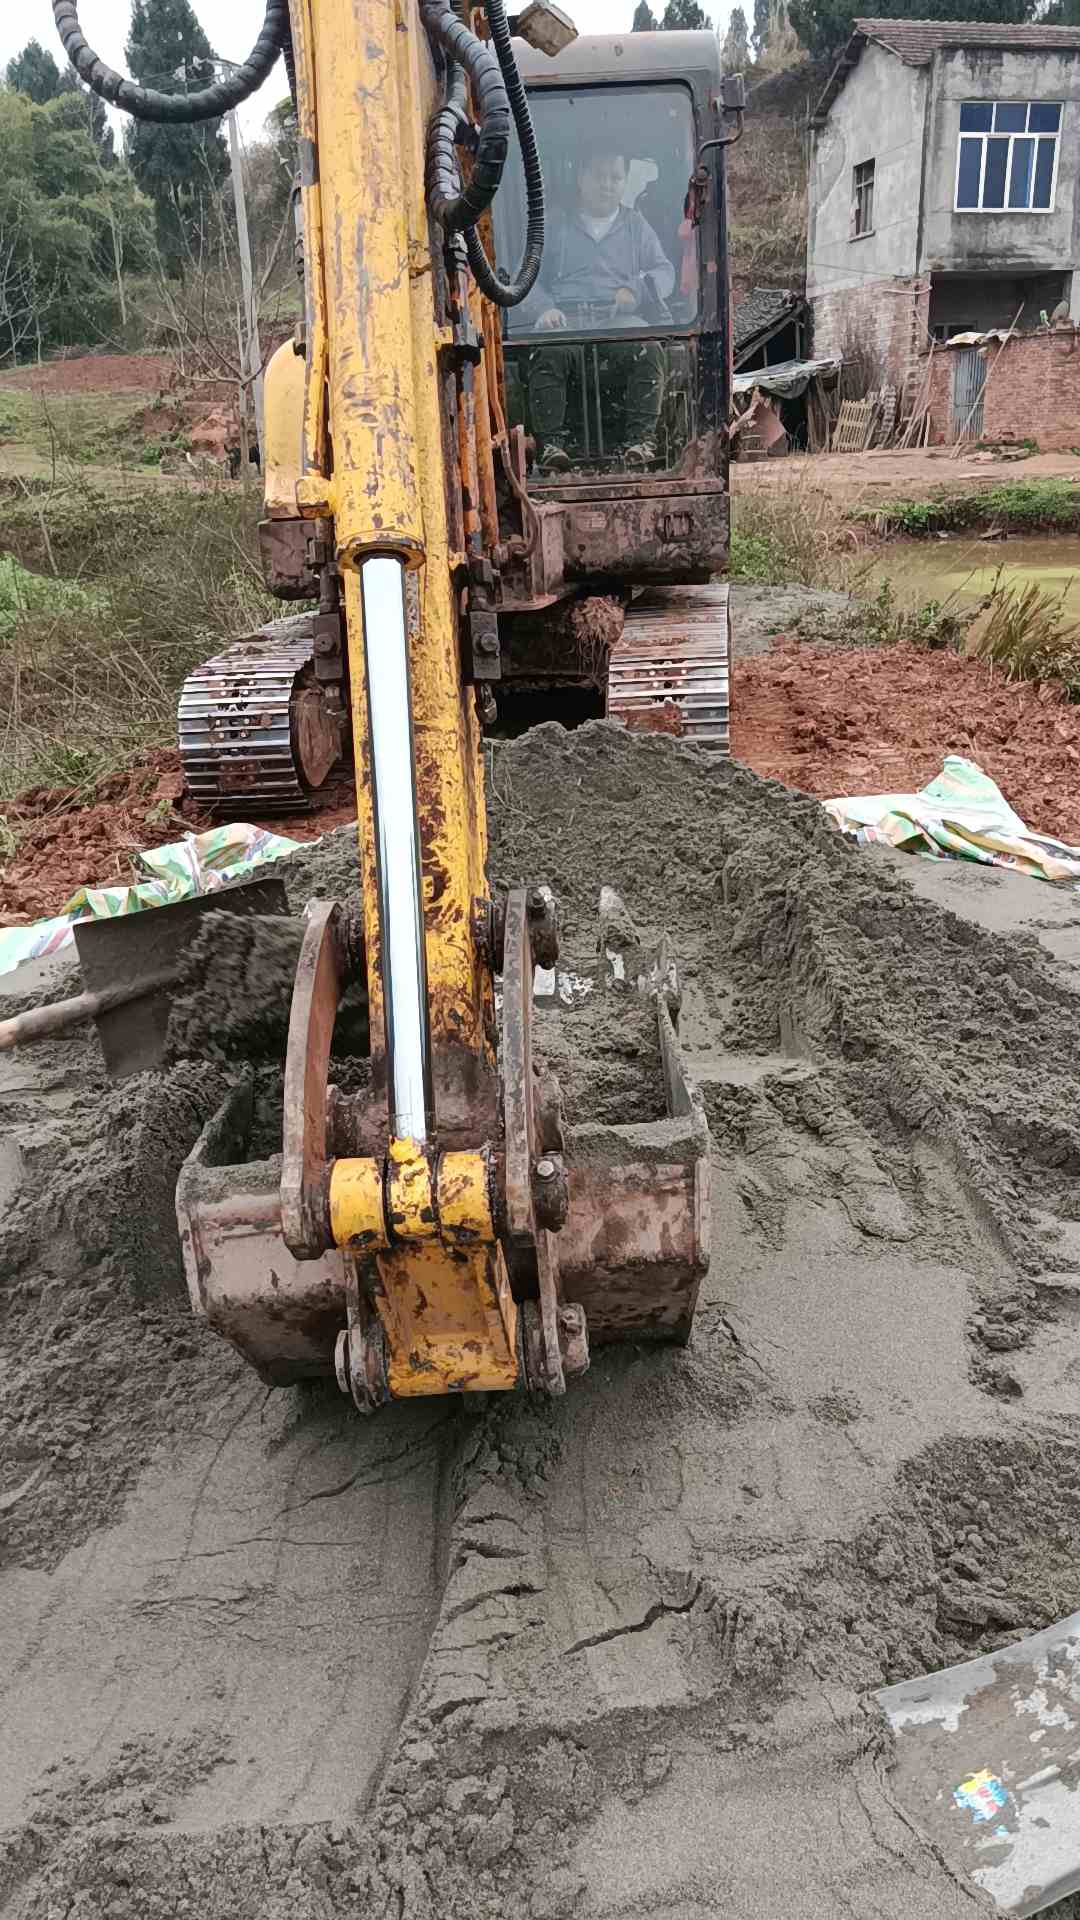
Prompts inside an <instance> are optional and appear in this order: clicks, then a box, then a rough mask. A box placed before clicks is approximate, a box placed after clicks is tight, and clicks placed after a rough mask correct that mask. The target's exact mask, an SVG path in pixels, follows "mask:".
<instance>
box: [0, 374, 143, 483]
mask: <svg viewBox="0 0 1080 1920" xmlns="http://www.w3.org/2000/svg"><path fill="white" fill-rule="evenodd" d="M152 410H153V401H152V399H151V398H150V396H149V395H148V394H146V393H138V392H129V393H124V392H115V391H109V390H105V391H103V392H100V393H95V392H90V393H49V394H44V393H35V392H34V391H33V390H31V389H27V390H26V391H25V392H22V391H19V390H18V389H16V388H4V389H0V443H6V444H8V445H12V444H14V445H16V446H22V447H29V448H30V449H31V451H32V452H33V453H36V454H38V455H39V456H40V457H41V458H42V459H44V460H49V461H55V462H56V463H57V464H58V465H59V464H61V463H64V464H66V463H69V462H74V464H75V465H77V466H92V465H98V466H137V465H139V464H141V462H142V453H143V449H144V447H145V446H146V444H147V434H146V432H145V430H144V427H143V425H142V421H143V418H144V416H145V415H146V414H147V412H148V411H152ZM150 437H151V438H153V436H152V435H151V436H150ZM159 437H160V436H159Z"/></svg>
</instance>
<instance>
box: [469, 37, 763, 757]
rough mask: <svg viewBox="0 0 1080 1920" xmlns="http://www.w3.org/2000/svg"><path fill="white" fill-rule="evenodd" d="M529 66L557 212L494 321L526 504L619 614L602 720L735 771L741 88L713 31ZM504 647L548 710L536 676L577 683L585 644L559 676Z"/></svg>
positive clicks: (517, 679)
mask: <svg viewBox="0 0 1080 1920" xmlns="http://www.w3.org/2000/svg"><path fill="white" fill-rule="evenodd" d="M517 51H518V58H519V65H520V68H521V73H522V78H523V80H524V83H525V87H526V90H527V93H528V98H529V103H530V108H531V113H532V122H533V128H534V131H535V137H536V143H537V147H538V150H539V154H540V161H541V165H542V167H543V174H544V181H545V190H546V195H547V206H548V213H547V231H546V235H545V243H544V256H543V261H542V263H541V268H540V273H539V276H538V278H537V281H536V284H535V285H534V286H533V288H532V290H531V292H530V294H529V296H528V298H527V299H526V300H524V301H523V302H522V303H521V304H520V305H519V306H516V307H514V308H512V309H510V310H509V311H508V312H507V313H506V315H505V317H504V334H503V353H504V358H505V365H506V385H507V405H508V410H509V414H510V418H511V421H512V422H513V423H514V424H515V425H517V426H518V427H519V428H520V429H521V431H522V434H523V439H524V445H525V450H526V459H527V471H528V485H529V490H530V493H531V494H532V495H533V497H534V498H535V500H536V502H537V504H538V505H539V506H541V507H542V508H544V509H545V510H546V511H547V512H548V513H549V514H555V513H556V512H557V513H558V514H559V516H560V519H561V525H562V542H561V563H562V568H563V574H564V579H563V591H564V593H567V594H571V595H572V594H574V593H575V592H576V593H577V594H578V595H579V596H581V595H586V594H587V595H590V596H595V595H601V596H604V597H606V598H607V600H608V602H609V604H610V605H611V606H614V607H617V609H618V615H619V622H620V630H619V632H618V636H617V638H616V639H615V640H614V642H613V644H611V646H610V647H609V648H608V650H607V652H606V655H605V657H604V662H603V665H604V672H603V674H602V676H600V679H601V689H600V690H601V691H602V696H603V698H602V704H601V707H600V709H599V710H601V711H605V712H607V713H609V714H611V715H613V716H614V717H616V718H621V719H625V720H626V721H627V722H628V723H629V724H631V725H645V726H648V725H653V724H659V725H661V726H663V727H664V728H666V729H668V730H670V731H672V732H676V733H680V734H683V735H685V736H686V737H688V738H691V739H694V740H696V741H698V742H699V743H701V744H702V745H705V746H707V747H709V748H711V749H713V750H715V751H720V752H725V751H726V750H727V745H728V719H729V672H728V655H729V619H728V590H727V583H726V579H725V577H724V576H725V575H726V573H727V563H728V548H729V539H730V517H729V495H728V456H727V439H726V421H727V418H728V412H729V401H730V353H729V336H730V312H729V286H728V274H727V265H726V263H727V246H726V209H725V195H724V167H723V149H724V147H725V146H726V145H728V144H730V142H731V140H732V139H733V138H736V137H737V132H738V126H737V125H736V126H733V120H734V121H736V122H738V124H739V125H741V119H740V114H741V82H740V83H739V84H738V86H737V87H735V88H734V89H733V88H732V83H731V82H730V81H729V82H727V83H725V82H724V80H723V78H722V75H721V70H720V55H719V46H718V42H717V39H716V35H715V34H713V33H695V32H685V33H684V32H676V33H629V34H621V35H615V34H612V35H591V36H588V37H586V38H583V39H577V40H574V41H573V42H571V44H570V45H569V46H567V47H565V48H563V49H562V51H561V52H560V53H559V54H558V55H557V56H556V57H555V58H553V59H549V58H545V57H544V56H543V55H541V54H538V53H537V52H535V51H534V50H533V49H532V48H530V47H528V46H525V45H519V46H518V49H517ZM513 162H514V164H513V165H512V166H511V167H510V168H508V170H507V176H506V182H505V186H504V191H503V192H502V193H501V194H500V195H499V197H498V199H497V201H496V203H495V206H494V209H493V222H494V231H495V242H496V250H497V253H498V255H499V257H500V258H507V259H510V258H516V256H517V253H518V252H519V251H520V246H521V235H522V232H523V229H524V220H525V178H524V168H523V165H522V161H521V154H520V150H519V149H517V148H516V147H515V149H514V153H513ZM506 612H507V613H508V614H509V613H512V612H513V609H512V608H511V607H510V606H509V605H508V606H507V608H506ZM571 617H572V616H571ZM508 630H509V641H508V646H507V649H506V661H505V671H504V683H505V688H506V691H507V693H509V694H511V695H512V694H513V693H514V691H515V690H517V689H522V690H526V691H527V690H537V691H538V690H542V689H543V687H544V686H545V680H544V677H543V676H544V673H545V671H546V672H547V675H548V679H547V684H548V685H549V686H550V684H551V681H552V678H553V677H555V676H556V675H557V673H559V672H561V674H562V676H563V680H564V682H565V683H569V684H575V683H576V684H577V686H578V687H580V686H581V685H582V684H583V683H587V681H588V676H589V673H590V669H591V662H592V659H593V658H594V655H592V654H591V653H590V649H589V647H588V646H587V645H586V647H585V648H584V649H583V651H582V654H581V655H580V656H579V657H577V658H575V657H574V655H573V651H572V650H571V651H570V653H569V654H566V653H564V654H563V655H562V656H561V657H559V659H558V660H557V662H556V663H552V662H551V660H550V659H549V658H546V657H545V653H544V648H543V646H542V645H539V646H538V645H537V644H536V642H535V638H534V632H533V629H532V628H530V627H528V626H527V627H526V636H527V637H526V643H525V644H524V645H521V644H515V640H514V627H513V622H512V621H510V622H508Z"/></svg>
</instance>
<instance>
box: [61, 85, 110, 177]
mask: <svg viewBox="0 0 1080 1920" xmlns="http://www.w3.org/2000/svg"><path fill="white" fill-rule="evenodd" d="M60 92H61V93H62V94H67V95H69V96H70V98H71V99H72V100H75V101H77V102H78V123H79V125H80V126H82V127H84V128H85V129H86V131H87V133H88V134H89V135H90V138H91V140H92V141H93V142H94V145H95V146H96V147H97V149H98V152H99V153H100V155H101V159H102V163H103V165H105V166H106V167H111V166H113V165H114V164H115V162H116V142H115V140H114V139H113V130H112V128H111V127H110V125H109V116H108V114H107V113H106V111H105V102H104V100H103V99H102V98H101V95H100V94H98V93H94V92H93V90H92V89H91V88H90V87H84V86H83V83H82V81H81V80H80V79H79V76H78V74H77V73H76V71H75V69H74V67H65V68H64V71H63V73H62V74H61V75H60ZM74 124H75V122H74V121H72V125H74Z"/></svg>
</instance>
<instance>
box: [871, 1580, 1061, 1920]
mask: <svg viewBox="0 0 1080 1920" xmlns="http://www.w3.org/2000/svg"><path fill="white" fill-rule="evenodd" d="M876 1697H877V1701H878V1704H879V1705H880V1706H881V1707H882V1708H883V1709H884V1711H885V1715H886V1717H887V1719H888V1721H889V1725H890V1726H891V1728H892V1730H893V1734H894V1736H895V1742H896V1749H895V1751H896V1759H895V1765H894V1768H893V1772H892V1776H891V1781H890V1784H891V1787H892V1791H893V1793H894V1795H895V1797H896V1799H897V1800H898V1801H899V1803H900V1806H901V1808H902V1810H903V1812H904V1813H905V1814H906V1815H907V1817H908V1818H909V1820H910V1821H911V1824H912V1825H913V1826H914V1827H915V1828H916V1830H917V1831H919V1832H921V1834H922V1837H923V1838H924V1840H926V1841H927V1842H928V1843H929V1844H930V1846H931V1847H932V1848H933V1849H934V1850H935V1852H937V1853H938V1854H940V1855H941V1856H942V1857H943V1858H944V1860H945V1862H946V1863H947V1864H948V1865H949V1866H951V1867H952V1868H954V1869H955V1870H957V1871H958V1872H960V1873H963V1874H967V1875H969V1876H970V1878H971V1879H972V1880H973V1881H974V1882H975V1884H976V1885H977V1886H979V1887H981V1888H982V1890H983V1892H984V1893H986V1894H988V1895H989V1897H990V1899H991V1900H993V1901H994V1902H995V1904H996V1905H997V1908H998V1911H999V1912H1000V1913H1009V1914H1017V1915H1026V1914H1033V1913H1041V1912H1042V1910H1043V1908H1044V1907H1049V1906H1053V1904H1054V1902H1055V1901H1057V1900H1062V1899H1064V1898H1065V1896H1066V1895H1067V1894H1070V1893H1075V1892H1076V1891H1077V1889H1080V1613H1072V1614H1069V1615H1068V1617H1067V1618H1066V1619H1064V1620H1059V1621H1058V1622H1057V1623H1056V1625H1054V1626H1052V1627H1047V1628H1046V1629H1045V1630H1044V1631H1043V1632H1042V1633H1033V1634H1032V1635H1031V1637H1030V1638H1029V1639H1027V1640H1017V1641H1015V1642H1014V1643H1013V1645H1012V1646H1008V1647H1001V1648H999V1650H998V1651H997V1652H996V1653H988V1654H984V1655H983V1656H982V1658H981V1659H978V1660H965V1661H964V1663H963V1664H962V1665H961V1666H956V1667H944V1668H942V1670H941V1671H940V1672H938V1673H930V1674H926V1675H925V1676H924V1677H923V1678H921V1679H918V1680H903V1681H901V1682H900V1684H899V1685H898V1686H895V1687H886V1688H885V1689H884V1691H883V1692H882V1693H879V1694H878V1695H877V1696H876Z"/></svg>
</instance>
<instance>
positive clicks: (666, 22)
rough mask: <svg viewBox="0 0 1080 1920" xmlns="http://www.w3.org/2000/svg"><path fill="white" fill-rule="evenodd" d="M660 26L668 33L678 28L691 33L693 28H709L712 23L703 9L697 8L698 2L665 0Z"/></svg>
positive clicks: (695, 0)
mask: <svg viewBox="0 0 1080 1920" xmlns="http://www.w3.org/2000/svg"><path fill="white" fill-rule="evenodd" d="M660 25H661V26H662V27H663V28H664V30H665V31H666V32H669V33H670V32H671V31H672V30H677V29H679V28H688V29H689V30H691V31H693V30H694V29H695V28H698V29H700V28H702V27H711V25H712V21H711V20H710V19H709V16H708V14H707V13H706V12H705V11H704V9H703V8H702V7H699V6H698V0H667V6H666V7H665V8H664V17H663V19H662V20H661V22H660Z"/></svg>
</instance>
